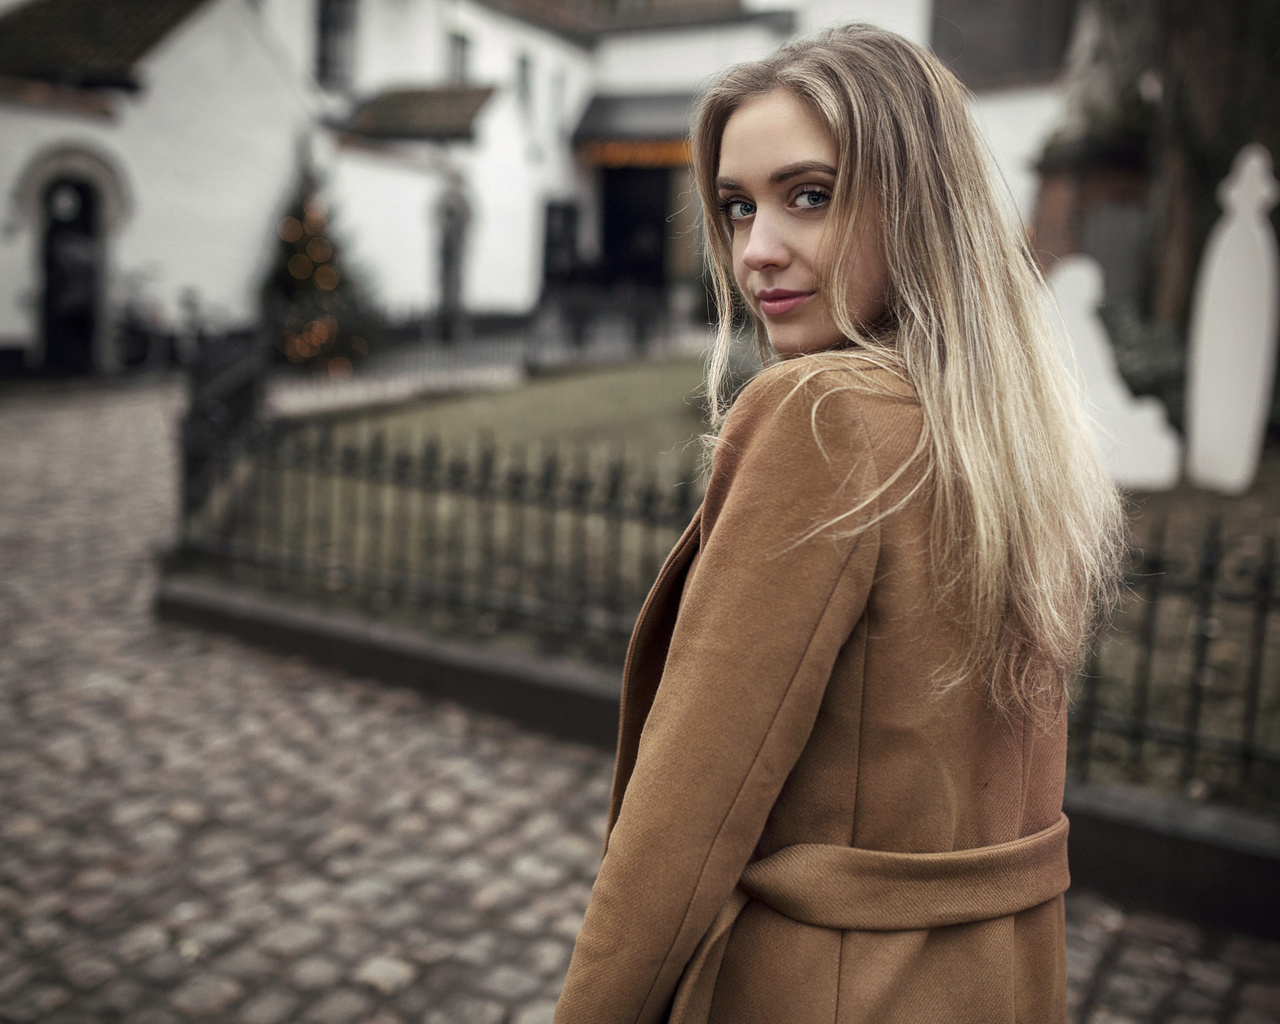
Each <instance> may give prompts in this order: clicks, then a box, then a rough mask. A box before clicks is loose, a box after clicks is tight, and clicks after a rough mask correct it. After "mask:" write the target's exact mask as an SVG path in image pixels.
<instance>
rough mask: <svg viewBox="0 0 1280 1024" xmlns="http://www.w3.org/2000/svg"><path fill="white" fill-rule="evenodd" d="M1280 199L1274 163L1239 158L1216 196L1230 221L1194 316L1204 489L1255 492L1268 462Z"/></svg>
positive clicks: (1193, 371)
mask: <svg viewBox="0 0 1280 1024" xmlns="http://www.w3.org/2000/svg"><path fill="white" fill-rule="evenodd" d="M1278 198H1280V188H1278V186H1277V182H1276V180H1275V178H1274V177H1272V174H1271V155H1270V154H1269V153H1268V152H1267V151H1266V149H1265V148H1264V147H1262V146H1260V145H1258V144H1256V143H1251V144H1250V145H1248V146H1245V147H1244V148H1243V149H1242V150H1240V152H1239V154H1238V155H1237V156H1236V160H1235V164H1234V165H1233V166H1232V168H1231V174H1230V175H1228V177H1227V179H1226V180H1225V181H1224V182H1223V183H1222V185H1221V186H1220V187H1219V189H1218V201H1219V202H1220V203H1221V204H1222V207H1223V209H1224V211H1225V212H1224V214H1223V215H1222V217H1220V218H1219V219H1218V221H1217V223H1216V224H1214V226H1213V230H1212V231H1210V232H1209V241H1208V243H1207V244H1206V246H1205V250H1204V257H1203V259H1202V261H1201V263H1200V272H1199V274H1198V276H1197V279H1196V289H1195V298H1194V305H1193V306H1192V312H1191V330H1190V341H1189V348H1190V353H1189V363H1188V366H1187V413H1186V425H1187V475H1188V477H1189V478H1190V479H1191V480H1192V482H1194V483H1195V484H1197V485H1198V486H1200V487H1207V488H1211V489H1213V490H1216V491H1222V492H1223V493H1225V494H1240V493H1241V492H1243V491H1246V490H1248V488H1249V485H1250V484H1251V483H1252V482H1253V477H1254V473H1255V472H1257V468H1258V458H1259V456H1260V455H1261V454H1262V442H1263V435H1264V432H1265V430H1266V425H1267V414H1268V412H1269V411H1270V406H1271V393H1272V383H1273V380H1274V378H1275V366H1276V343H1277V339H1276V330H1277V327H1278V326H1280V320H1278V319H1277V314H1278V313H1280V255H1278V254H1277V251H1276V236H1275V232H1274V230H1272V227H1271V222H1270V220H1268V218H1267V214H1268V212H1269V211H1270V209H1271V207H1273V206H1274V205H1275V204H1276V200H1277V199H1278Z"/></svg>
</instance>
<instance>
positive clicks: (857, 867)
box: [670, 814, 1071, 1024]
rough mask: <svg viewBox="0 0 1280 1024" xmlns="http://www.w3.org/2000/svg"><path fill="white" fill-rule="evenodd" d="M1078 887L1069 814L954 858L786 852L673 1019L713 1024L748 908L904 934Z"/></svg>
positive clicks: (717, 937) (746, 892)
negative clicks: (720, 984)
mask: <svg viewBox="0 0 1280 1024" xmlns="http://www.w3.org/2000/svg"><path fill="white" fill-rule="evenodd" d="M1070 882H1071V877H1070V875H1069V873H1068V871H1067V816H1066V815H1065V814H1063V815H1061V816H1059V818H1058V820H1057V821H1056V822H1055V823H1054V824H1052V825H1050V826H1049V827H1048V828H1046V829H1044V830H1042V831H1040V832H1036V833H1035V834H1033V835H1029V836H1026V837H1024V838H1022V839H1015V840H1013V841H1012V842H1008V843H997V844H995V845H994V846H980V847H977V848H975V849H971V850H955V851H953V852H946V853H890V852H887V851H883V850H859V849H854V848H852V847H847V846H827V845H820V844H816V843H813V844H811V843H804V844H799V845H796V846H787V847H784V848H783V849H781V850H779V851H777V852H776V853H774V854H771V855H770V856H768V857H764V858H762V859H761V860H758V861H755V862H753V863H751V864H748V865H747V867H746V870H745V871H743V873H742V879H741V881H739V883H738V887H737V888H736V889H735V890H734V891H733V893H732V895H731V896H730V897H729V899H728V900H727V901H726V902H725V904H724V906H722V907H721V908H720V912H719V913H718V914H717V915H716V917H715V919H714V920H713V921H712V924H711V928H710V929H709V930H708V931H707V934H706V935H705V936H704V937H703V939H702V941H701V942H700V943H699V944H698V948H697V949H696V950H695V951H694V955H693V958H692V959H691V960H690V961H689V965H688V966H687V967H686V968H685V972H684V975H683V977H682V979H681V982H680V988H679V990H678V991H677V993H676V999H675V1003H674V1004H673V1006H672V1012H671V1017H670V1020H671V1022H672V1024H695V1022H700V1021H705V1020H707V1018H708V1016H709V1015H710V1012H711V996H712V994H713V992H714V990H715V980H716V976H717V975H718V974H719V972H720V963H721V961H722V960H723V959H724V951H725V947H726V946H727V944H728V940H729V932H730V930H731V929H732V928H733V923H734V921H736V920H737V917H738V915H739V914H740V913H741V912H742V908H743V907H745V906H746V904H747V901H748V899H755V900H758V901H760V902H761V903H763V904H765V905H766V906H768V907H770V908H772V909H773V910H776V911H777V912H778V913H780V914H784V915H786V916H787V917H790V918H792V919H793V920H796V921H800V922H801V923H803V924H809V925H815V926H817V927H819V928H834V929H839V930H840V931H848V930H859V931H904V930H914V929H922V928H939V927H942V926H945V925H952V924H963V923H966V922H972V921H986V920H988V919H990V918H995V917H1006V916H1008V915H1010V914H1016V913H1019V912H1020V911H1023V910H1029V909H1031V908H1032V907H1036V906H1039V905H1040V904H1041V903H1045V902H1047V901H1048V900H1051V899H1053V898H1054V897H1056V896H1058V895H1060V894H1061V893H1063V892H1065V891H1066V889H1067V886H1068V885H1070Z"/></svg>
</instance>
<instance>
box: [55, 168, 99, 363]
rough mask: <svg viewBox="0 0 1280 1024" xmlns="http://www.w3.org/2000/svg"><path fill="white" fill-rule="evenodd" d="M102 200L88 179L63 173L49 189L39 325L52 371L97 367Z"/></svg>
mask: <svg viewBox="0 0 1280 1024" xmlns="http://www.w3.org/2000/svg"><path fill="white" fill-rule="evenodd" d="M101 207H102V201H101V197H100V195H99V194H98V190H97V189H96V188H94V186H93V185H91V184H90V183H89V182H88V181H84V180H82V179H77V178H71V177H58V178H55V179H54V180H53V181H51V182H50V183H49V184H48V185H47V186H46V187H45V189H44V195H43V202H42V208H43V215H44V216H43V222H44V231H43V236H42V239H41V246H40V264H41V271H42V277H43V285H44V286H43V289H42V292H43V294H42V301H41V306H40V313H41V315H40V330H41V335H42V336H43V338H44V365H45V369H46V370H48V371H49V372H51V373H68V374H79V373H89V372H90V371H92V370H93V369H94V366H95V362H96V361H95V359H94V348H95V340H96V338H97V337H98V332H99V329H100V325H99V323H98V317H99V310H100V308H101V302H100V301H99V295H100V293H101V289H102V280H103V266H102V264H103V259H102V257H103V244H102V242H103V239H102V209H101Z"/></svg>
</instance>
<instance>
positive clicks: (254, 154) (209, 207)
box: [0, 0, 312, 344]
mask: <svg viewBox="0 0 1280 1024" xmlns="http://www.w3.org/2000/svg"><path fill="white" fill-rule="evenodd" d="M256 19H257V15H256V14H255V13H254V11H252V10H251V9H250V8H249V7H247V5H246V4H245V2H244V0H217V2H215V3H211V4H209V5H208V6H206V7H203V8H201V9H200V10H199V11H197V12H196V13H195V14H194V15H193V16H192V17H191V18H190V19H189V20H188V21H187V22H186V23H184V24H183V25H182V26H181V27H180V28H179V29H178V30H177V31H176V32H175V33H174V34H173V35H171V36H170V37H169V38H168V39H166V40H165V41H164V42H162V43H161V44H160V46H158V47H157V48H156V50H155V51H154V52H153V53H151V54H150V55H148V57H147V58H146V60H145V61H144V63H143V66H142V67H141V68H140V72H141V77H142V79H143V82H144V87H143V89H142V90H140V91H139V92H138V93H137V94H135V95H133V96H126V97H121V98H120V102H119V106H118V108H117V109H118V114H117V116H116V117H115V118H113V119H102V118H91V117H87V116H72V115H66V114H56V113H51V112H49V111H47V110H40V109H37V108H33V107H23V106H20V105H16V104H13V105H5V106H2V107H0V136H2V137H3V138H4V139H5V145H4V146H3V147H0V189H3V190H4V192H5V193H8V194H9V196H10V198H9V200H8V203H7V204H6V210H5V213H4V217H3V224H4V227H3V230H0V338H3V339H4V343H6V344H10V343H12V342H13V341H15V340H17V341H19V342H22V343H24V344H31V343H33V342H34V341H35V339H36V333H37V330H38V324H37V318H38V305H39V294H38V289H39V287H40V281H39V278H38V274H39V270H38V258H39V253H38V247H39V242H40V239H39V234H40V229H41V225H40V224H39V223H31V222H30V221H28V220H27V219H26V218H25V216H23V213H22V211H21V210H19V209H17V207H16V204H15V202H14V199H13V198H12V190H13V188H14V185H15V183H16V181H17V179H18V178H19V176H20V175H21V174H22V172H23V170H24V168H25V167H26V166H27V164H28V163H29V162H30V161H31V160H32V159H33V158H36V157H38V156H39V154H40V153H41V152H43V151H46V150H47V149H49V148H53V147H62V146H76V147H81V148H83V149H85V150H86V151H88V152H90V153H98V154H101V155H103V156H104V157H105V158H106V159H107V160H108V162H110V163H112V164H113V165H115V166H116V167H118V168H119V169H120V171H121V173H122V177H123V178H124V181H123V184H124V187H125V189H126V190H127V192H128V193H129V194H130V196H131V198H132V210H131V214H130V215H129V216H128V217H127V219H126V220H125V221H124V223H123V224H121V225H120V226H119V228H118V229H117V230H116V231H115V233H114V234H113V235H112V236H110V237H109V239H108V264H107V267H108V279H107V282H106V285H107V295H108V305H109V306H116V305H118V304H119V303H120V302H121V301H123V300H124V298H125V297H126V295H128V294H129V293H130V292H131V291H132V292H133V293H134V294H136V295H137V296H138V297H140V298H141V299H143V300H144V301H145V302H146V304H147V305H148V306H150V307H151V308H152V309H153V310H154V311H155V312H156V313H157V314H158V315H159V316H160V317H161V319H162V320H163V321H167V322H168V323H169V324H171V325H176V324H178V323H179V322H180V317H181V299H182V296H183V294H184V293H185V292H186V291H187V290H188V289H192V290H194V291H195V293H196V294H197V296H198V298H199V301H200V304H201V308H202V310H203V311H204V312H205V313H206V315H207V316H208V317H209V318H210V319H211V320H212V322H213V323H214V324H215V325H217V326H224V327H239V326H247V325H249V324H251V323H253V322H254V320H255V319H256V315H257V298H256V292H257V288H258V285H259V282H260V280H261V276H262V274H263V273H264V271H265V267H266V262H267V259H268V256H269V253H270V246H271V244H272V242H273V239H274V226H275V223H276V219H277V218H278V216H279V213H280V209H281V206H282V204H283V202H284V201H285V199H286V198H287V196H288V194H289V192H290V191H291V187H292V184H293V180H294V174H295V170H296V153H297V142H298V140H299V138H301V137H302V136H303V135H304V133H305V132H306V130H307V127H308V124H309V121H310V119H311V116H312V115H311V113H310V110H311V107H310V104H309V98H308V95H307V93H306V92H305V91H304V89H303V88H302V87H301V86H300V85H299V84H298V83H297V82H296V80H294V79H292V78H291V77H290V70H289V67H288V63H287V61H285V60H284V58H283V57H282V54H281V52H280V49H279V48H278V47H276V46H274V45H271V44H270V43H268V42H265V41H264V39H263V35H262V26H261V24H260V23H259V22H258V21H257V20H256ZM229 68H235V74H228V73H227V70H228V69H229Z"/></svg>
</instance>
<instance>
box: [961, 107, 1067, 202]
mask: <svg viewBox="0 0 1280 1024" xmlns="http://www.w3.org/2000/svg"><path fill="white" fill-rule="evenodd" d="M1065 103H1066V98H1065V95H1064V93H1063V90H1062V88H1061V86H1060V85H1058V84H1056V83H1054V84H1050V85H1042V86H1034V87H1030V88H1025V89H1005V90H1000V91H998V92H986V93H980V94H979V95H978V97H977V98H976V100H975V101H974V104H973V113H974V117H975V119H976V120H977V122H978V127H979V128H980V129H981V130H982V133H983V135H984V137H985V138H986V140H987V145H988V146H989V147H990V148H991V155H992V157H993V158H994V160H995V163H996V166H997V168H999V170H1000V173H1001V174H1003V175H1004V179H1005V181H1006V182H1007V183H1008V185H1009V191H1010V192H1011V193H1012V195H1013V201H1014V204H1015V205H1016V207H1017V210H1018V213H1019V215H1020V216H1021V217H1022V220H1023V223H1024V224H1027V225H1030V223H1031V219H1032V216H1033V214H1034V213H1035V202H1036V193H1037V191H1038V189H1039V178H1038V176H1037V174H1036V170H1035V161H1036V160H1037V159H1038V158H1039V156H1040V154H1041V153H1042V152H1043V151H1044V144H1045V142H1046V141H1048V138H1049V136H1050V135H1051V134H1052V132H1053V130H1054V128H1055V127H1056V126H1057V124H1058V123H1059V121H1060V119H1061V117H1062V114H1063V110H1064V108H1065Z"/></svg>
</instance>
